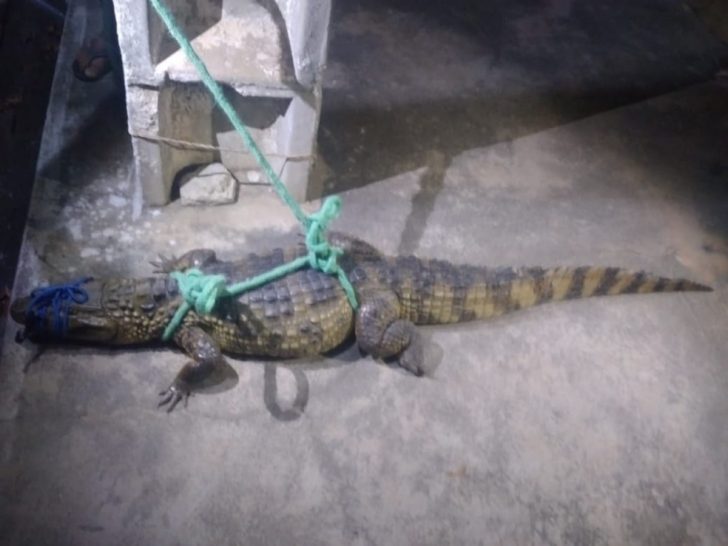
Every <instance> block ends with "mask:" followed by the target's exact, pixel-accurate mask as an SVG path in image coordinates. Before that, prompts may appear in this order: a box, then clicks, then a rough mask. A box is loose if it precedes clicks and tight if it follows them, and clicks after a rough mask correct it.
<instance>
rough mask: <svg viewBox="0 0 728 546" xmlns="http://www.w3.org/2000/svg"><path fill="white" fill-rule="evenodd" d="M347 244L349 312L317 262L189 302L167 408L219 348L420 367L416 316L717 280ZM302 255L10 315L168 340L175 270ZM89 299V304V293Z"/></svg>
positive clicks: (447, 316) (178, 300)
mask: <svg viewBox="0 0 728 546" xmlns="http://www.w3.org/2000/svg"><path fill="white" fill-rule="evenodd" d="M330 240H331V243H332V244H333V245H335V246H338V247H339V248H341V249H342V250H343V251H344V252H343V255H342V256H341V257H340V258H339V263H340V265H341V267H342V268H343V269H344V271H345V272H346V274H347V275H348V277H349V279H350V281H351V282H352V284H353V286H354V289H355V292H356V295H357V299H358V301H359V304H360V305H359V308H358V309H357V310H356V311H354V310H353V309H352V307H351V305H350V303H349V301H348V299H347V296H346V294H345V292H344V290H343V288H342V287H341V285H340V284H339V282H338V279H337V278H336V277H332V276H329V275H327V274H325V273H321V272H319V271H316V270H313V269H302V270H299V271H297V272H295V273H291V274H288V275H287V276H285V277H283V278H281V279H280V280H277V281H274V282H271V283H269V284H267V285H265V286H263V287H261V288H259V289H256V290H252V291H250V292H247V293H245V294H243V295H241V296H239V297H237V298H229V299H227V300H221V301H220V302H219V303H218V305H217V306H216V308H215V310H214V311H213V312H212V313H211V314H208V315H205V314H198V313H195V312H194V311H190V312H189V313H188V314H187V315H186V316H185V318H184V321H183V322H182V324H181V325H180V327H179V328H178V329H177V330H176V332H175V334H174V337H173V341H174V343H175V344H176V345H178V346H179V347H180V348H181V349H182V350H183V351H184V352H185V353H186V354H187V355H188V356H189V358H190V361H189V362H188V363H187V364H185V365H184V367H182V369H181V370H180V372H179V373H178V374H177V376H176V378H175V379H174V381H173V382H172V384H171V385H170V386H169V387H168V388H167V389H166V390H164V391H162V392H161V393H160V396H161V397H162V398H161V400H160V406H166V408H167V409H168V411H171V410H172V409H174V407H175V406H176V405H177V404H178V402H179V401H180V400H182V399H185V400H186V398H187V396H188V395H189V394H190V392H191V390H192V389H193V387H195V385H196V384H199V383H200V382H201V381H203V380H204V379H205V378H206V377H208V376H209V375H210V374H211V372H212V371H213V370H214V369H215V368H216V367H217V366H220V365H221V364H222V363H223V362H224V360H223V353H229V354H233V355H244V356H259V357H272V358H281V359H291V358H299V357H309V356H312V355H320V354H324V353H327V352H329V351H332V350H333V349H335V348H337V347H339V346H340V345H342V344H344V343H345V342H346V341H347V340H348V339H350V338H351V336H354V337H355V339H356V342H357V344H358V345H359V347H360V349H361V350H362V352H363V353H368V354H370V355H371V356H372V357H374V358H376V359H382V360H391V361H395V362H397V363H399V365H400V366H402V367H403V368H405V369H406V370H408V371H410V372H412V373H414V374H416V375H421V374H422V373H423V361H424V354H423V346H424V344H423V340H422V338H421V335H420V333H419V331H418V329H417V325H424V324H452V323H459V322H465V321H471V320H476V319H487V318H490V317H495V316H498V315H502V314H504V313H507V312H511V311H516V310H518V309H524V308H527V307H531V306H534V305H537V304H541V303H546V302H551V301H560V300H569V299H575V298H585V297H589V296H603V295H617V294H636V293H640V294H641V293H649V292H675V291H687V290H697V291H709V290H711V288H710V287H708V286H705V285H702V284H699V283H696V282H693V281H689V280H685V279H670V278H665V277H660V276H656V275H651V274H649V273H646V272H632V271H628V270H626V269H621V268H616V267H556V268H542V267H521V268H510V267H502V268H487V267H475V266H471V265H453V264H451V263H449V262H446V261H442V260H434V259H420V258H416V257H413V256H409V257H391V256H386V255H383V254H382V253H380V252H379V251H377V250H376V249H375V248H374V247H372V246H371V245H369V244H367V243H365V242H363V241H360V240H357V239H354V238H350V237H347V236H344V235H341V234H336V233H332V234H331V235H330ZM305 254H306V248H305V246H304V245H303V244H299V245H293V246H291V247H290V248H287V249H276V250H273V251H272V252H270V253H268V254H265V255H257V254H250V255H248V256H247V257H246V258H244V259H242V260H240V261H221V260H218V259H217V257H216V255H215V252H214V251H212V250H209V249H197V250H192V251H190V252H188V253H186V254H184V255H183V256H182V257H181V258H178V259H177V258H172V259H166V258H162V257H160V260H159V261H158V262H156V263H154V262H153V264H154V265H155V266H156V268H157V270H156V271H155V273H156V276H152V277H147V278H136V279H131V278H116V279H105V280H101V279H99V280H94V279H90V280H88V281H86V282H85V284H84V285H83V287H82V288H83V291H84V293H83V295H84V298H77V301H73V300H69V301H66V302H64V303H63V305H61V306H60V308H59V309H56V310H55V315H56V316H54V312H52V311H53V309H51V308H50V306H46V307H45V308H44V309H41V311H40V313H39V311H38V310H37V309H35V310H34V309H32V308H31V306H30V304H31V301H32V300H31V298H30V297H24V298H20V299H18V300H16V301H15V302H14V303H13V304H12V306H11V316H12V317H13V319H14V320H15V321H16V322H18V323H20V324H23V325H24V327H25V331H24V336H26V337H29V338H30V339H31V340H33V341H36V342H43V341H52V340H54V338H57V337H59V333H58V332H57V329H56V328H54V324H56V322H57V320H58V316H57V315H58V313H59V312H60V313H62V314H63V318H64V319H65V324H64V329H63V332H62V337H63V340H64V341H77V342H92V343H100V344H105V345H117V346H124V345H134V344H143V343H149V342H154V341H159V340H160V339H161V336H162V333H163V331H164V329H165V327H166V326H167V324H168V323H169V321H170V320H171V318H172V316H173V315H174V314H175V311H176V310H177V309H178V307H179V306H180V305H181V304H182V297H181V295H180V293H179V289H178V286H177V282H176V281H175V280H174V279H173V278H172V277H171V276H170V273H172V272H174V271H184V270H187V269H189V268H193V267H194V268H198V269H200V270H201V271H202V272H203V273H205V274H222V275H224V276H225V278H226V280H227V281H228V282H229V283H230V284H232V283H237V282H240V281H243V280H245V279H248V278H251V277H253V276H255V275H258V274H260V273H262V272H265V271H268V270H269V269H271V268H273V267H276V266H278V265H281V264H283V263H286V262H288V261H290V260H292V259H295V258H297V257H299V256H303V255H305ZM84 300H85V301H84Z"/></svg>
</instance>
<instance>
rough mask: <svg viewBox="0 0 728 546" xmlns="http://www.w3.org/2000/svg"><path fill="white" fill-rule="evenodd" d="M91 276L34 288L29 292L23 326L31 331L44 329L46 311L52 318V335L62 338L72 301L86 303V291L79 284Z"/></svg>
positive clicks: (66, 328) (46, 317)
mask: <svg viewBox="0 0 728 546" xmlns="http://www.w3.org/2000/svg"><path fill="white" fill-rule="evenodd" d="M91 279H92V278H91V277H83V278H81V279H77V280H75V281H71V282H67V283H65V284H52V285H50V286H43V287H41V288H36V289H35V290H33V291H32V292H31V293H30V303H28V309H27V311H26V314H25V326H26V328H27V329H28V330H29V331H30V332H31V333H33V332H43V331H44V330H46V329H47V328H46V325H47V322H48V313H49V312H50V313H51V315H50V316H51V318H52V319H53V331H52V333H53V335H54V336H55V337H58V338H62V337H64V336H65V335H66V333H67V332H68V311H69V308H70V307H71V304H72V303H86V302H87V301H88V292H86V290H84V289H83V288H82V287H81V286H82V285H84V284H86V283H87V282H89V281H90V280H91Z"/></svg>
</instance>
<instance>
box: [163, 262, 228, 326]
mask: <svg viewBox="0 0 728 546" xmlns="http://www.w3.org/2000/svg"><path fill="white" fill-rule="evenodd" d="M171 277H172V278H173V279H174V280H175V281H177V286H178V287H179V291H180V294H182V297H183V298H184V300H185V302H186V303H187V305H189V307H190V308H192V309H194V310H195V311H196V312H198V313H200V314H205V315H206V314H210V313H212V310H213V309H214V308H215V305H216V304H217V300H218V298H220V297H223V296H225V295H226V293H227V287H226V286H225V277H224V276H223V275H205V274H204V273H203V272H202V271H200V270H199V269H188V270H187V271H185V272H184V273H182V272H181V271H175V272H174V273H172V275H171Z"/></svg>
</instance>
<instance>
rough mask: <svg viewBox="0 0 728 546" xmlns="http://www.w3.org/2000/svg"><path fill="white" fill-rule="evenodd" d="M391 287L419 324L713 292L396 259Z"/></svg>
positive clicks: (649, 281) (640, 280) (671, 282)
mask: <svg viewBox="0 0 728 546" xmlns="http://www.w3.org/2000/svg"><path fill="white" fill-rule="evenodd" d="M393 261H394V262H395V263H394V264H392V265H393V267H392V268H390V269H389V271H392V270H394V271H397V272H398V273H397V274H396V275H395V276H394V277H395V278H391V277H390V279H388V280H390V282H391V284H390V286H392V287H393V289H394V290H395V291H396V292H397V294H398V295H399V299H400V302H401V305H402V306H403V315H404V317H403V318H408V319H409V320H411V321H412V322H414V323H415V324H449V323H456V322H466V321H470V320H478V319H487V318H490V317H496V316H498V315H502V314H504V313H508V312H511V311H516V310H518V309H524V308H527V307H532V306H534V305H538V304H541V303H548V302H551V301H561V300H569V299H577V298H587V297H591V296H607V295H610V296H611V295H619V294H647V293H653V292H681V291H711V290H712V288H710V287H709V286H705V285H703V284H700V283H696V282H693V281H690V280H686V279H670V278H666V277H660V276H656V275H652V274H650V273H646V272H644V271H629V270H627V269H621V268H617V267H557V268H552V269H544V268H540V267H523V268H493V269H489V268H478V267H472V266H455V265H452V264H449V263H447V262H444V261H440V260H419V259H416V258H395V259H394V260H393Z"/></svg>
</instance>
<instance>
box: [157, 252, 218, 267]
mask: <svg viewBox="0 0 728 546" xmlns="http://www.w3.org/2000/svg"><path fill="white" fill-rule="evenodd" d="M215 262H217V256H216V255H215V251H214V250H211V249H209V248H196V249H194V250H190V251H189V252H185V253H184V254H182V256H180V257H179V258H175V257H174V256H172V257H171V258H167V257H165V256H162V255H161V254H160V255H159V258H158V259H157V260H156V261H154V262H149V263H150V264H151V265H152V266H153V267H154V272H155V273H172V272H173V271H185V270H187V269H190V268H193V267H196V268H200V267H204V266H206V265H210V264H213V263H215Z"/></svg>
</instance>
